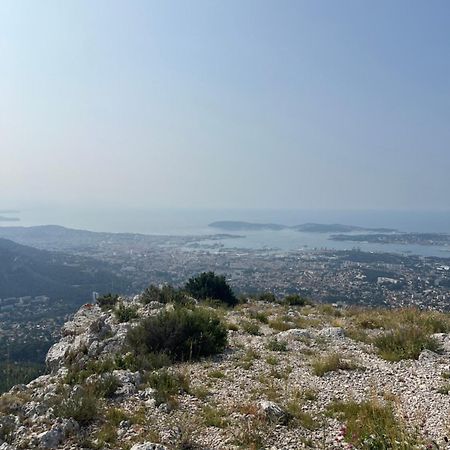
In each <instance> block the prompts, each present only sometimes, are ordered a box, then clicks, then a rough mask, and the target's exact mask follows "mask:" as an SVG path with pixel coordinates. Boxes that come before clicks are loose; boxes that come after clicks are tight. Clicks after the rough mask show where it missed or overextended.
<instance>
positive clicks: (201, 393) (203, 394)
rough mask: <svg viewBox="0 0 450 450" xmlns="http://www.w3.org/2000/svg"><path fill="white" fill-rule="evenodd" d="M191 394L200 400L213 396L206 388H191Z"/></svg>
mask: <svg viewBox="0 0 450 450" xmlns="http://www.w3.org/2000/svg"><path fill="white" fill-rule="evenodd" d="M189 393H190V394H191V395H193V396H194V397H197V398H198V399H199V400H205V399H206V398H207V397H208V396H210V395H211V391H209V390H208V389H207V388H206V387H205V386H196V387H191V388H190V392H189Z"/></svg>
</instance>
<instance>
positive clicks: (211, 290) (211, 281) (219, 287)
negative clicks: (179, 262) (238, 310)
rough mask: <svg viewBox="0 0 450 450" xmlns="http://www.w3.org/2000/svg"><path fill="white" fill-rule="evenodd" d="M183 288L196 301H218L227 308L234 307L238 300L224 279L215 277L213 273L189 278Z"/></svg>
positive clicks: (204, 273) (218, 276)
mask: <svg viewBox="0 0 450 450" xmlns="http://www.w3.org/2000/svg"><path fill="white" fill-rule="evenodd" d="M184 288H185V290H186V292H188V293H189V294H190V295H192V296H193V297H194V298H196V299H198V300H206V299H212V300H220V301H221V302H223V303H225V304H226V305H228V306H235V305H236V304H237V303H238V299H237V298H236V296H235V295H234V293H233V291H232V289H231V287H230V286H229V284H228V283H227V282H226V280H225V277H224V276H222V275H216V274H215V273H214V272H203V273H201V274H200V275H198V276H196V277H193V278H190V279H189V281H188V282H187V283H186V285H185V287H184Z"/></svg>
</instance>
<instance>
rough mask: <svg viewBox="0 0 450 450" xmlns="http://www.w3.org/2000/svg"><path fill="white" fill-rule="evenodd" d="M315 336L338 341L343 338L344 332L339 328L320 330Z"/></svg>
mask: <svg viewBox="0 0 450 450" xmlns="http://www.w3.org/2000/svg"><path fill="white" fill-rule="evenodd" d="M317 334H318V335H319V336H322V337H325V338H329V339H340V338H343V337H344V336H345V333H344V330H343V329H342V328H341V327H327V328H322V329H321V330H320V331H319V332H318V333H317Z"/></svg>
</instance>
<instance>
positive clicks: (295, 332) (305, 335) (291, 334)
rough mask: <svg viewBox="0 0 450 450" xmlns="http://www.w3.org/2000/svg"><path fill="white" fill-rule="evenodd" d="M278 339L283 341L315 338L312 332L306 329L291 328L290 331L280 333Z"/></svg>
mask: <svg viewBox="0 0 450 450" xmlns="http://www.w3.org/2000/svg"><path fill="white" fill-rule="evenodd" d="M277 337H280V338H282V339H289V338H291V339H311V338H312V337H313V336H312V334H311V331H309V330H305V329H304V328H291V329H290V330H286V331H282V332H281V333H278V335H277Z"/></svg>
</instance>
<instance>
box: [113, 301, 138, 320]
mask: <svg viewBox="0 0 450 450" xmlns="http://www.w3.org/2000/svg"><path fill="white" fill-rule="evenodd" d="M114 315H115V316H116V318H117V320H118V321H119V322H120V323H122V322H129V321H130V320H133V319H136V318H137V317H138V313H137V308H136V307H135V306H126V305H125V304H124V303H120V304H119V306H118V307H117V308H116V309H115V310H114Z"/></svg>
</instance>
